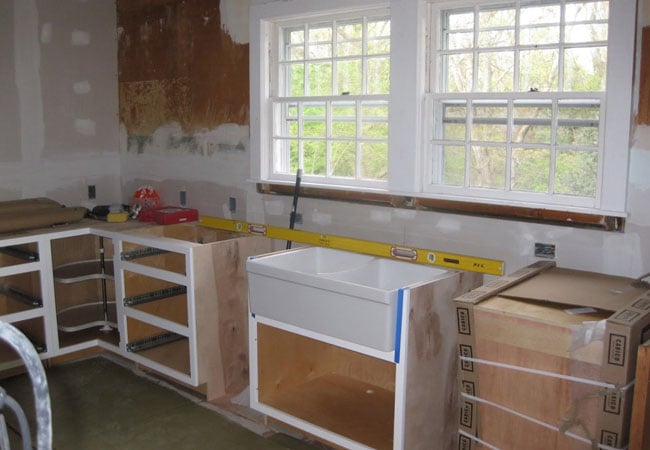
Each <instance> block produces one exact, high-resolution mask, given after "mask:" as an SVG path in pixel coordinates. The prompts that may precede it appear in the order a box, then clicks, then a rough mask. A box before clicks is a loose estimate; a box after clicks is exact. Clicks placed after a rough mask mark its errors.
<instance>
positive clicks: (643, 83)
mask: <svg viewBox="0 0 650 450" xmlns="http://www.w3.org/2000/svg"><path fill="white" fill-rule="evenodd" d="M639 78H640V87H639V115H638V118H637V120H638V122H639V123H640V124H643V125H650V26H648V27H644V28H643V35H642V38H641V74H640V76H639Z"/></svg>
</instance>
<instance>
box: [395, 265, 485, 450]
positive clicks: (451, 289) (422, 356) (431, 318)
mask: <svg viewBox="0 0 650 450" xmlns="http://www.w3.org/2000/svg"><path fill="white" fill-rule="evenodd" d="M482 281H483V276H482V275H480V274H476V273H459V274H457V275H455V276H452V277H450V278H448V279H443V280H440V281H436V282H434V283H430V284H425V285H422V286H420V287H416V288H414V289H412V290H411V308H410V310H409V311H408V321H409V334H408V366H407V380H406V386H407V387H406V420H405V431H404V433H405V447H404V448H407V449H409V450H416V449H422V450H425V449H431V448H436V449H440V450H447V449H449V450H451V449H455V448H457V447H456V435H457V429H458V415H459V414H460V412H459V407H458V381H457V372H458V365H457V353H456V351H457V350H456V349H457V339H456V312H455V309H454V305H453V302H452V299H453V298H454V297H456V296H458V295H460V294H462V293H464V292H466V291H469V290H471V289H474V288H475V287H478V286H480V285H481V283H482Z"/></svg>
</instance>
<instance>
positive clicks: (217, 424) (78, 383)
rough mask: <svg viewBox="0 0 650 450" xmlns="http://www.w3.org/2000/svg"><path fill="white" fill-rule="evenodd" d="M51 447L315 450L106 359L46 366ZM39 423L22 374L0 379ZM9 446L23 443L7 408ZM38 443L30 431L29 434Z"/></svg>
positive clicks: (73, 449)
mask: <svg viewBox="0 0 650 450" xmlns="http://www.w3.org/2000/svg"><path fill="white" fill-rule="evenodd" d="M47 377H48V387H49V390H50V400H51V404H52V422H53V448H55V449H58V450H77V449H79V450H118V449H119V450H131V449H133V450H144V449H156V450H158V449H160V450H165V449H170V450H171V449H174V450H180V449H187V450H204V449H205V450H218V449H228V450H249V449H253V450H255V449H260V450H263V449H269V450H281V449H285V450H313V449H315V448H321V449H322V448H324V447H323V446H321V445H319V444H317V443H311V444H310V443H309V442H305V441H301V440H297V439H294V438H292V437H289V436H287V435H285V434H280V433H265V435H266V434H271V435H270V436H269V437H263V436H260V435H258V434H256V433H254V432H252V431H249V430H248V429H246V428H244V427H242V426H240V425H238V424H235V423H233V422H231V421H229V420H227V419H225V418H224V417H223V416H222V415H220V414H218V413H217V412H215V411H213V410H211V409H209V408H206V407H204V406H202V405H201V404H199V403H200V400H201V399H200V398H198V397H197V398H196V399H195V398H194V397H192V396H187V395H181V394H180V393H179V392H177V391H176V390H173V389H169V388H167V387H165V386H162V385H160V384H159V383H156V382H153V381H151V380H150V379H148V378H146V377H142V376H138V375H137V374H136V373H134V372H133V371H131V370H129V369H128V368H126V367H123V366H121V365H118V364H116V363H115V362H113V361H110V360H108V359H106V358H103V357H97V358H91V359H86V360H83V361H76V362H72V363H68V364H63V365H58V366H55V367H52V368H49V369H47ZM0 385H2V387H3V388H4V389H5V390H6V391H7V393H8V394H9V395H11V396H12V397H14V398H15V399H16V400H17V401H18V402H19V403H20V405H21V406H22V407H23V408H24V409H25V412H26V414H27V415H28V417H30V429H31V430H32V434H33V435H34V436H35V433H36V427H35V421H34V419H33V417H34V413H33V410H34V406H33V397H32V391H31V389H32V387H31V383H30V381H29V378H28V377H27V376H26V375H19V376H15V377H11V378H7V379H4V380H0ZM7 421H8V422H9V428H10V442H11V448H12V449H21V448H22V444H21V441H20V436H19V435H18V434H17V433H16V432H15V431H14V430H18V427H17V426H16V422H15V419H14V418H13V417H12V414H11V413H7ZM32 441H33V444H35V442H36V441H35V437H34V438H32Z"/></svg>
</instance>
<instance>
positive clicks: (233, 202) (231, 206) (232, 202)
mask: <svg viewBox="0 0 650 450" xmlns="http://www.w3.org/2000/svg"><path fill="white" fill-rule="evenodd" d="M228 210H229V211H230V212H231V213H235V212H237V199H236V198H235V197H230V198H229V199H228Z"/></svg>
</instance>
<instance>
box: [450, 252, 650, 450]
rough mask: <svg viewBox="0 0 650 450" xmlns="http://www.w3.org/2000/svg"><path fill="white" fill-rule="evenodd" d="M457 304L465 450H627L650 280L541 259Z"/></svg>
mask: <svg viewBox="0 0 650 450" xmlns="http://www.w3.org/2000/svg"><path fill="white" fill-rule="evenodd" d="M455 304H456V316H457V319H458V329H457V331H458V337H459V356H460V358H461V360H460V371H459V374H460V382H461V390H462V393H463V401H462V413H461V415H460V416H459V417H460V430H461V436H460V443H461V446H460V447H459V448H462V449H473V448H484V447H483V446H482V444H481V441H482V442H485V443H487V444H489V445H492V446H496V447H497V448H527V449H531V450H536V449H539V450H541V449H548V448H554V449H585V450H588V449H591V448H592V445H593V444H594V443H595V444H600V445H605V446H608V448H624V447H625V445H626V444H627V442H628V434H629V424H630V422H629V419H630V411H631V404H632V393H633V386H632V385H631V382H632V381H633V379H634V371H635V361H636V357H635V356H636V352H637V348H638V346H639V344H640V343H641V342H643V341H644V340H646V339H647V338H648V336H647V335H648V330H649V329H650V291H648V285H647V284H645V283H640V282H638V281H635V280H633V279H629V278H624V277H615V276H609V275H602V274H596V273H591V272H584V271H578V270H569V269H562V268H557V267H555V265H554V264H553V263H552V262H540V263H536V264H534V265H532V266H529V267H526V268H524V269H521V270H519V271H517V272H515V273H513V274H511V275H508V276H505V277H502V278H500V279H497V280H495V281H493V282H491V283H488V284H486V285H485V286H482V287H480V288H478V289H475V290H474V291H471V292H468V293H466V294H464V295H463V296H460V297H459V298H457V299H456V300H455ZM542 424H546V425H548V426H545V425H542ZM474 438H477V439H474Z"/></svg>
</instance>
